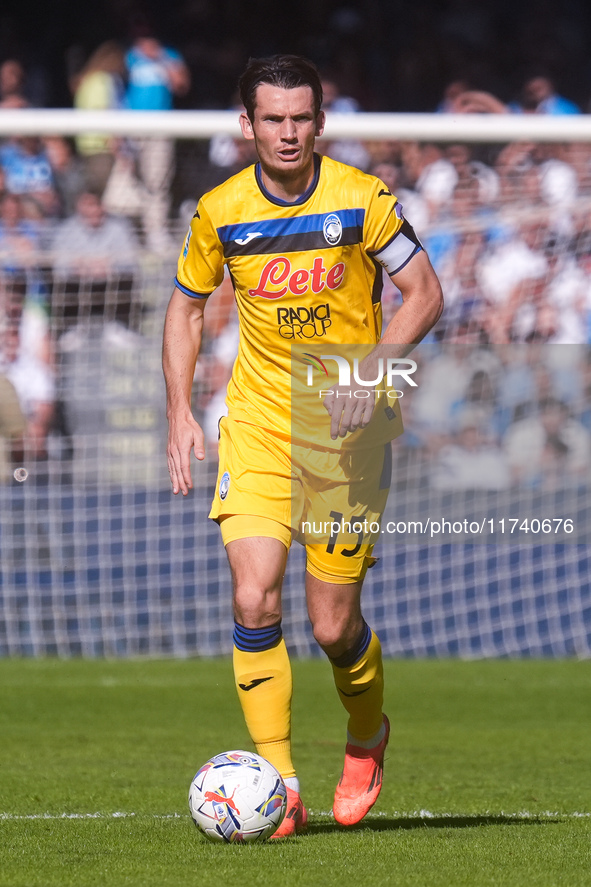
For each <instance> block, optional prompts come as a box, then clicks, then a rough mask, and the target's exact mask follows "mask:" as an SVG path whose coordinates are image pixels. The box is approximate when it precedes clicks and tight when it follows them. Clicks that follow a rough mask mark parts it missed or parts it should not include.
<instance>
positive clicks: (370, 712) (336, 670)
mask: <svg viewBox="0 0 591 887" xmlns="http://www.w3.org/2000/svg"><path fill="white" fill-rule="evenodd" d="M364 631H365V637H364V638H363V639H360V641H361V643H360V645H359V646H360V647H361V649H362V651H363V652H362V653H361V655H359V656H358V657H357V658H355V660H354V661H353V662H352V663H349V660H350V659H351V658H353V657H355V651H352V653H351V654H350V655H345V656H341V657H339V658H338V659H336V660H331V665H332V670H333V674H334V680H335V684H336V687H337V690H338V692H339V699H340V700H341V702H342V703H343V705H344V707H345V709H346V710H347V711H348V713H349V723H348V725H347V728H348V730H349V734H350V737H351V739H352V740H353V741H355V739H357V740H359V741H360V742H367V741H368V740H371V739H373V737H375V736H376V735H377V734H378V733H379V731H380V730H381V728H382V723H383V715H382V705H383V702H384V672H383V667H382V647H381V644H380V641H379V639H378V637H377V635H376V634H375V633H374V632H373V631H372V630H371V629H370V628H369V626H367V627H366V629H365V630H364ZM358 650H359V647H358V648H357V651H358Z"/></svg>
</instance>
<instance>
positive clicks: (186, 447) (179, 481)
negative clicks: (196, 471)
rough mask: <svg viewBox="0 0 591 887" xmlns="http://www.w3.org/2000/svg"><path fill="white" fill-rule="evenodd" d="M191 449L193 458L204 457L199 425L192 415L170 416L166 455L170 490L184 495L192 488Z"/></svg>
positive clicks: (202, 439)
mask: <svg viewBox="0 0 591 887" xmlns="http://www.w3.org/2000/svg"><path fill="white" fill-rule="evenodd" d="M191 451H193V452H194V453H195V458H196V459H199V461H202V460H203V459H205V446H204V437H203V431H202V429H201V426H200V425H199V423H198V422H196V421H195V419H194V418H193V416H188V417H184V418H182V419H178V418H171V419H170V420H169V425H168V446H167V448H166V456H167V459H168V471H169V474H170V480H171V483H172V492H173V493H174V494H175V496H176V494H177V493H179V492H181V493H182V494H183V496H186V495H187V493H188V492H189V490H191V489H192V488H193V479H192V477H191Z"/></svg>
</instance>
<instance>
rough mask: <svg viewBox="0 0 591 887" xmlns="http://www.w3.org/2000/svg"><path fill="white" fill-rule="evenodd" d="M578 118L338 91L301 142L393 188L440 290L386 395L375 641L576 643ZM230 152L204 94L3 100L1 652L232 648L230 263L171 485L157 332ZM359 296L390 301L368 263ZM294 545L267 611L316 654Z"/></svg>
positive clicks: (480, 649) (402, 644) (587, 377)
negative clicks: (180, 261) (327, 113)
mask: <svg viewBox="0 0 591 887" xmlns="http://www.w3.org/2000/svg"><path fill="white" fill-rule="evenodd" d="M590 124H591V121H590V120H589V119H587V117H585V116H583V115H581V116H580V117H572V118H571V117H569V118H550V117H548V118H546V117H542V116H526V115H524V116H517V115H516V116H513V117H505V116H501V115H498V116H495V115H489V116H480V115H478V116H472V115H457V116H448V115H444V114H441V115H382V114H379V115H376V114H351V115H335V116H334V117H333V118H331V119H329V122H328V126H327V134H326V138H325V139H323V140H322V142H321V143H320V144H319V147H320V150H321V152H327V153H329V154H331V156H334V157H336V158H337V159H341V160H344V161H345V162H351V163H353V164H354V165H357V166H361V167H362V168H363V169H365V170H367V171H369V172H373V173H375V174H377V175H379V176H380V178H382V179H383V181H384V182H385V183H386V184H387V186H388V187H389V188H390V189H391V190H392V191H393V193H396V194H397V196H398V197H399V199H400V202H401V203H402V205H403V207H404V211H405V215H406V216H407V218H408V219H409V221H410V222H411V223H412V224H413V225H414V227H415V228H416V230H417V233H418V234H419V237H420V238H421V240H422V242H423V243H424V245H425V247H426V248H427V250H428V252H429V255H430V257H431V260H432V262H433V264H434V266H435V268H436V270H437V272H438V274H439V276H440V279H441V281H442V284H443V288H444V293H445V296H446V309H445V312H444V314H443V316H442V318H441V320H440V322H439V323H438V325H437V327H436V328H435V330H434V331H433V332H432V333H431V334H430V336H429V337H428V339H427V341H426V342H425V343H424V344H423V345H421V346H420V347H419V348H418V349H417V351H416V353H415V356H416V360H417V364H418V379H419V386H418V388H417V389H416V391H414V390H412V389H405V390H404V394H403V397H402V398H401V404H402V407H403V416H404V420H405V425H406V433H405V435H403V437H402V438H401V439H400V440H399V441H397V442H396V444H395V446H394V475H393V486H392V492H391V494H390V500H389V505H388V511H387V513H386V515H385V518H384V521H385V522H387V525H388V526H389V527H390V529H389V530H388V532H385V531H384V534H383V538H382V539H381V540H380V542H379V543H378V546H377V547H376V551H375V554H376V556H378V557H379V562H378V564H377V566H376V567H375V568H374V569H372V570H371V571H369V573H368V577H367V579H366V586H365V589H364V609H365V615H366V618H367V619H368V621H369V622H370V623H371V624H372V626H373V627H374V628H375V629H376V631H377V632H378V634H379V636H380V638H381V640H382V643H383V647H384V651H385V653H386V655H392V656H428V655H437V656H446V655H454V656H464V657H471V656H473V657H476V656H498V655H502V656H541V655H548V656H566V655H577V656H589V655H590V653H591V581H590V580H591V574H590V571H591V547H590V543H591V515H590V514H589V509H588V505H587V501H588V490H589V485H590V482H591V403H590V391H591V354H590V351H589V345H590V343H591V278H590V276H589V272H590V271H591V125H590ZM248 151H249V149H248V145H247V144H246V143H243V142H241V141H240V140H239V137H238V128H237V121H236V115H235V114H233V113H227V112H220V113H208V112H171V113H168V114H163V115H161V114H143V113H140V112H130V113H125V112H112V113H110V112H109V113H107V112H104V113H101V114H93V113H91V112H88V113H86V112H74V111H29V110H25V111H17V112H9V111H6V112H3V113H2V114H0V177H1V178H2V187H1V188H0V195H1V196H0V655H47V654H49V655H52V654H54V655H60V656H69V655H84V656H102V655H109V656H113V655H114V656H127V655H136V654H149V655H175V656H190V655H217V654H220V653H227V652H228V651H229V650H230V649H231V634H232V617H231V606H230V605H231V587H230V576H229V571H228V568H227V564H226V558H225V554H224V551H223V547H222V545H221V541H220V538H219V530H218V528H217V526H216V525H215V524H213V523H212V522H211V521H208V519H207V513H208V510H209V504H210V500H211V496H212V493H213V489H214V484H215V477H216V469H217V464H216V438H217V422H218V419H219V417H220V416H221V415H222V414H223V412H224V392H225V385H226V383H227V380H228V378H229V373H230V371H231V366H232V362H233V359H234V357H235V354H236V342H237V327H236V312H235V306H234V302H233V293H232V286H231V281H230V280H226V281H224V283H223V284H222V286H221V287H220V289H219V290H218V291H216V293H215V294H214V295H213V296H212V297H211V299H210V300H209V303H208V306H207V309H206V324H205V336H204V343H203V350H202V355H201V357H200V360H199V362H198V367H197V371H196V374H195V380H194V387H193V407H194V411H195V414H196V416H197V418H198V419H199V421H200V422H201V423H202V425H203V427H204V429H205V432H206V437H207V446H208V457H207V460H206V461H205V463H203V464H196V463H194V465H193V471H194V478H195V489H194V490H193V492H192V493H191V495H189V496H188V497H187V498H185V499H177V498H175V497H173V495H172V492H171V490H170V484H169V481H168V476H167V470H166V458H165V442H166V420H165V412H164V407H165V404H164V386H163V379H162V371H161V366H160V350H161V333H162V322H163V317H164V312H165V309H166V304H167V301H168V299H169V297H170V293H171V291H172V286H173V283H172V280H173V275H174V273H175V268H176V259H177V255H178V253H179V251H180V249H181V247H182V243H183V238H184V235H185V232H186V229H187V225H188V222H189V220H190V218H191V215H192V213H193V211H194V207H195V205H196V202H197V200H198V198H199V197H200V195H201V194H202V193H204V191H206V190H208V189H209V188H211V187H213V186H215V185H216V184H218V183H220V182H221V181H223V180H224V179H226V178H227V177H228V176H229V175H231V174H233V173H234V172H235V171H238V170H239V169H240V168H241V167H243V166H244V165H246V164H247V163H249V162H251V161H252V157H251V156H250V155H249V153H248ZM382 304H383V311H384V317H385V320H386V321H387V320H388V319H389V318H390V317H391V316H392V315H393V313H394V312H395V311H396V310H397V308H398V306H399V304H400V296H399V293H398V291H397V290H396V288H395V287H394V286H393V285H392V284H391V282H389V281H388V280H385V281H384V289H383V294H382ZM296 326H297V324H295V323H294V325H293V327H294V328H293V330H292V332H293V336H294V341H295V344H302V342H303V343H304V344H305V339H306V331H305V325H301V324H300V325H299V326H297V329H296ZM385 526H386V523H385V524H384V527H385ZM303 570H304V552H303V549H302V548H301V547H300V546H299V545H294V546H293V550H292V552H291V555H290V560H289V568H288V573H287V575H286V580H285V591H284V633H285V636H286V639H287V642H288V645H289V646H290V647H291V649H292V650H293V651H294V652H296V653H298V654H300V655H313V654H315V652H316V651H317V648H316V646H315V644H314V641H313V639H312V637H311V633H310V631H309V628H308V625H307V619H306V613H305V602H304V596H303Z"/></svg>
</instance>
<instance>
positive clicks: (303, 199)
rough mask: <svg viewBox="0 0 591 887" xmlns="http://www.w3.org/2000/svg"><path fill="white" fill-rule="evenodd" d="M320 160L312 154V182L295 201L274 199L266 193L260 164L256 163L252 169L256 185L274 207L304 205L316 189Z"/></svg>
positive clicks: (269, 193)
mask: <svg viewBox="0 0 591 887" xmlns="http://www.w3.org/2000/svg"><path fill="white" fill-rule="evenodd" d="M321 160H322V158H321V157H320V155H319V154H314V176H313V177H312V181H311V182H310V184H309V185H308V187H307V188H306V190H305V191H304V193H303V194H302V195H301V196H300V197H298V199H297V200H281V199H280V198H279V197H275V196H274V195H273V194H271V192H270V191H268V190H267V189H266V188H265V186H264V184H263V177H262V175H261V164H260V163H256V164H255V168H254V174H255V177H256V181H257V185H258V186H259V189H260V191H261V193H262V195H263V197H265V198H266V199H267V200H268V201H269V202H270V203H274V204H275V205H276V206H300V204H302V203H305V202H306V200H308V199H309V198H310V197H311V196H312V194H313V193H314V191H315V190H316V188H317V187H318V179H319V178H320V164H321Z"/></svg>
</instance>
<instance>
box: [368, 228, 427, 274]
mask: <svg viewBox="0 0 591 887" xmlns="http://www.w3.org/2000/svg"><path fill="white" fill-rule="evenodd" d="M422 249H423V245H422V243H421V241H420V240H419V238H418V237H417V235H416V234H415V230H414V228H413V227H412V225H411V224H410V223H409V222H407V221H406V219H404V221H403V223H402V225H401V227H400V228H399V230H398V231H397V232H396V234H395V235H394V237H393V238H392V239H391V240H390V241H389V243H387V244H386V246H384V247H382V248H381V249H380V250H379V251H378V252H375V253H373V258H374V259H376V260H377V261H378V262H379V263H380V265H383V266H384V268H385V269H386V271H387V272H388V274H389V275H390V277H391V276H392V275H393V274H397V273H398V271H402V269H403V268H404V266H405V265H406V264H407V263H408V262H410V260H411V259H412V257H413V256H414V255H416V254H417V253H418V252H420V250H422Z"/></svg>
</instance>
